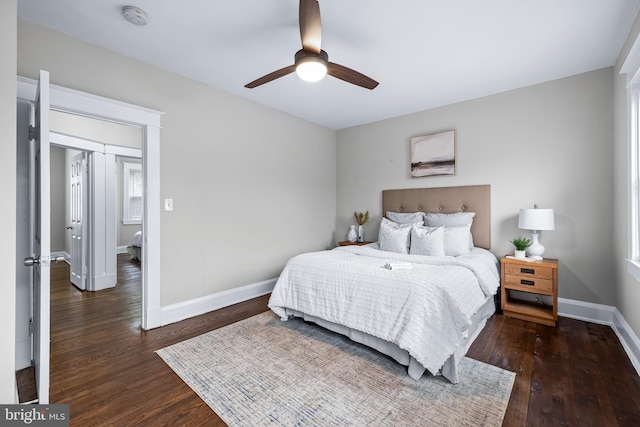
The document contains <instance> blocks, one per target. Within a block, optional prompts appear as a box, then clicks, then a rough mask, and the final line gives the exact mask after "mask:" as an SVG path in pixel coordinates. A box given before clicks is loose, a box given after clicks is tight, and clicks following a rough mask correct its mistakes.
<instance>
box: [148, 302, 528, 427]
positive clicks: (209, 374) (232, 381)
mask: <svg viewBox="0 0 640 427" xmlns="http://www.w3.org/2000/svg"><path fill="white" fill-rule="evenodd" d="M157 354H158V355H159V356H160V357H162V359H163V360H164V361H165V362H166V363H167V364H168V365H169V366H170V367H171V368H172V369H173V370H174V371H175V372H176V373H177V374H178V375H179V376H180V378H182V379H183V380H184V381H185V382H186V383H187V384H188V385H189V387H191V388H192V389H193V390H194V391H195V392H196V393H197V394H198V395H199V396H200V397H201V398H202V399H203V400H204V401H205V402H206V403H207V404H208V405H209V406H210V407H211V408H212V409H213V410H214V411H215V412H216V413H217V414H218V415H219V416H220V418H222V419H223V420H224V421H225V422H226V423H227V424H228V425H229V426H231V427H235V426H242V427H245V426H322V427H326V426H394V427H396V426H410V425H416V426H474V427H477V426H500V425H501V424H502V419H503V417H504V413H505V410H506V408H507V404H508V402H509V396H510V394H511V389H512V387H513V382H514V379H515V374H514V373H512V372H509V371H505V370H503V369H500V368H497V367H495V366H491V365H488V364H485V363H482V362H478V361H475V360H472V359H469V358H464V359H463V360H462V362H461V365H460V379H461V380H460V382H459V383H458V384H451V383H449V382H448V381H447V380H445V379H444V378H442V377H439V376H435V377H434V376H431V375H428V374H425V375H424V376H423V377H422V378H421V379H420V380H418V381H415V380H412V379H411V378H410V377H409V376H408V375H407V370H406V368H405V367H404V366H401V365H399V364H398V363H396V362H395V361H394V360H392V359H390V358H388V357H386V356H384V355H382V354H380V353H378V352H376V351H374V350H371V349H369V348H368V347H365V346H363V345H360V344H357V343H355V342H353V341H351V340H349V339H348V338H345V337H343V336H341V335H338V334H334V333H333V332H330V331H328V330H326V329H323V328H321V327H319V326H316V325H314V324H309V323H306V322H304V321H302V320H299V319H291V320H289V321H287V322H282V321H280V319H279V318H278V317H277V316H276V315H275V314H273V313H271V312H265V313H262V314H259V315H257V316H254V317H251V318H249V319H246V320H243V321H241V322H238V323H234V324H232V325H229V326H226V327H224V328H221V329H217V330H214V331H212V332H209V333H206V334H204V335H200V336H198V337H195V338H192V339H189V340H187V341H183V342H181V343H178V344H175V345H172V346H170V347H166V348H163V349H161V350H158V351H157Z"/></svg>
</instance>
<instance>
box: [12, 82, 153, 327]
mask: <svg viewBox="0 0 640 427" xmlns="http://www.w3.org/2000/svg"><path fill="white" fill-rule="evenodd" d="M17 86H18V88H17V89H18V90H17V97H18V98H22V99H26V100H29V101H34V100H35V94H36V87H37V81H36V80H33V79H29V78H25V77H21V76H18V77H17ZM50 87H51V95H50V96H51V107H50V108H51V110H55V111H60V112H64V113H70V114H75V115H79V116H84V117H90V118H95V119H98V120H106V121H110V122H114V123H120V124H124V125H129V126H135V127H139V128H140V129H141V130H142V162H143V179H144V188H145V193H144V219H143V221H142V230H143V231H142V234H143V236H144V244H143V245H142V252H143V259H144V260H145V262H144V263H142V310H141V311H142V316H141V317H142V318H141V326H142V329H145V330H149V329H153V328H157V327H160V326H162V312H161V307H160V207H161V203H160V118H161V117H162V115H163V114H164V113H163V112H161V111H157V110H152V109H149V108H145V107H140V106H136V105H132V104H128V103H125V102H121V101H116V100H113V99H109V98H104V97H101V96H97V95H93V94H89V93H85V92H80V91H77V90H73V89H69V88H65V87H62V86H56V85H51V86H50Z"/></svg>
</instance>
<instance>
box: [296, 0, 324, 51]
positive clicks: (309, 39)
mask: <svg viewBox="0 0 640 427" xmlns="http://www.w3.org/2000/svg"><path fill="white" fill-rule="evenodd" d="M298 19H299V21H300V40H302V49H304V50H306V51H309V52H313V53H320V46H321V41H322V28H321V24H320V5H319V4H318V0H300V15H299V17H298Z"/></svg>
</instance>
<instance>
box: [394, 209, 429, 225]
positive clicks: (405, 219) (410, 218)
mask: <svg viewBox="0 0 640 427" xmlns="http://www.w3.org/2000/svg"><path fill="white" fill-rule="evenodd" d="M424 215H425V213H424V212H411V213H403V212H387V218H388V219H389V220H390V221H393V222H395V223H396V224H412V223H415V222H419V223H420V224H422V223H423V221H424Z"/></svg>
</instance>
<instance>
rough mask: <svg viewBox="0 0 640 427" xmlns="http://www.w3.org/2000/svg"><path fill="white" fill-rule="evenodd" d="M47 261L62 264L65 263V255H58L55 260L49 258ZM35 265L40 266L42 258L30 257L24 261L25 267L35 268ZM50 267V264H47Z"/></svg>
mask: <svg viewBox="0 0 640 427" xmlns="http://www.w3.org/2000/svg"><path fill="white" fill-rule="evenodd" d="M45 259H49V261H53V262H56V263H58V262H62V261H64V255H58V256H56V257H53V258H49V257H45ZM35 264H38V265H40V258H39V257H32V256H28V257H26V258H25V259H24V265H25V267H33V266H34V265H35ZM45 265H48V264H45Z"/></svg>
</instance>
